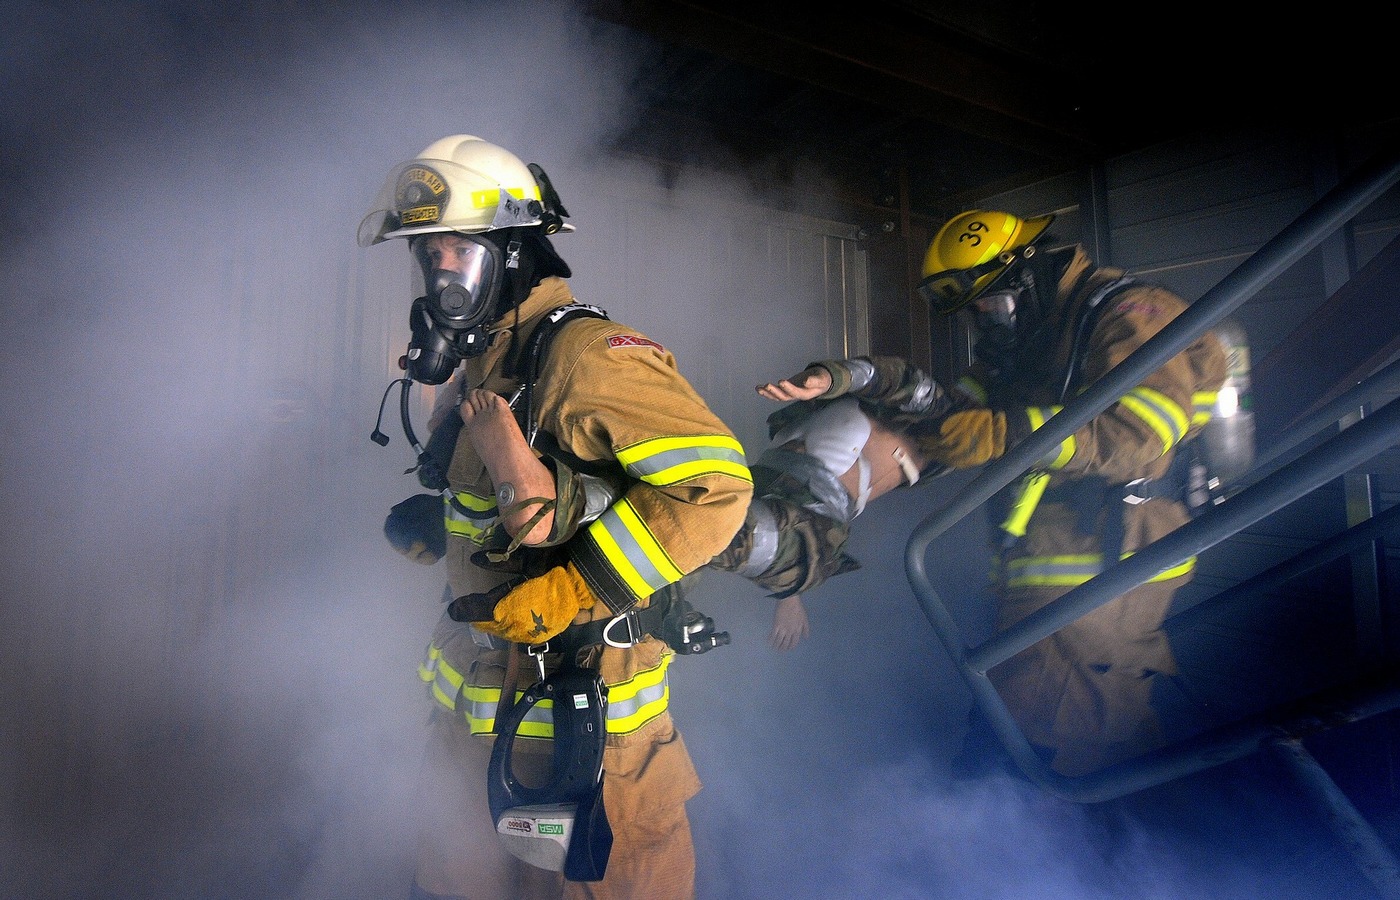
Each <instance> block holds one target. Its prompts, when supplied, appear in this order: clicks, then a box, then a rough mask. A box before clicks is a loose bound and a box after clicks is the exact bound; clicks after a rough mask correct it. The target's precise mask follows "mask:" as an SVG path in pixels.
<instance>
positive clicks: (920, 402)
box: [899, 372, 943, 413]
mask: <svg viewBox="0 0 1400 900" xmlns="http://www.w3.org/2000/svg"><path fill="white" fill-rule="evenodd" d="M942 396H943V391H942V389H941V388H939V386H938V382H936V381H934V380H933V379H932V378H930V377H928V376H927V375H925V374H923V373H922V372H920V373H919V383H918V384H917V385H915V387H914V396H912V397H910V398H909V399H908V400H907V401H906V402H905V403H903V404H902V405H901V406H900V407H899V409H900V411H901V412H910V413H913V412H928V411H929V408H930V407H932V406H933V401H935V400H937V399H939V398H940V397H942Z"/></svg>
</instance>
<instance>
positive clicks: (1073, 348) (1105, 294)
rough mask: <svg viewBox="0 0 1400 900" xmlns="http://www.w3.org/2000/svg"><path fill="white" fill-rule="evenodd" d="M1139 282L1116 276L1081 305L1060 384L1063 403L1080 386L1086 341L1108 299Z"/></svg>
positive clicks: (1130, 278)
mask: <svg viewBox="0 0 1400 900" xmlns="http://www.w3.org/2000/svg"><path fill="white" fill-rule="evenodd" d="M1137 283H1138V282H1137V279H1135V278H1133V277H1132V276H1130V275H1124V276H1123V277H1121V278H1115V279H1113V280H1112V281H1110V282H1107V283H1105V284H1101V285H1099V286H1098V287H1097V288H1095V290H1094V292H1093V293H1092V294H1090V295H1089V296H1088V298H1087V299H1086V300H1085V301H1084V302H1083V304H1081V305H1080V307H1079V315H1078V317H1077V320H1076V322H1075V326H1074V340H1073V342H1072V343H1071V344H1070V346H1069V362H1068V364H1067V365H1066V366H1065V379H1064V383H1063V384H1062V385H1061V386H1060V402H1061V403H1065V402H1068V398H1069V396H1070V395H1071V394H1072V393H1073V392H1074V390H1075V389H1076V388H1078V387H1079V380H1080V375H1081V374H1082V373H1081V371H1080V366H1081V365H1082V364H1083V362H1084V341H1085V339H1086V338H1087V337H1088V336H1089V334H1090V333H1091V332H1092V331H1093V330H1094V326H1095V325H1096V324H1097V323H1098V321H1099V316H1100V315H1102V314H1103V311H1104V310H1105V309H1107V308H1108V305H1107V301H1108V299H1109V298H1110V297H1113V296H1116V295H1117V294H1119V293H1120V292H1122V291H1124V290H1126V289H1127V288H1130V287H1132V286H1133V285H1135V284H1137Z"/></svg>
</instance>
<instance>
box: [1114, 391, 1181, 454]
mask: <svg viewBox="0 0 1400 900" xmlns="http://www.w3.org/2000/svg"><path fill="white" fill-rule="evenodd" d="M1118 402H1119V403H1121V404H1122V405H1123V408H1124V409H1126V410H1128V411H1129V412H1131V413H1132V414H1133V415H1135V416H1137V417H1138V418H1139V419H1141V420H1142V421H1143V422H1146V423H1147V427H1148V428H1151V429H1152V431H1153V433H1155V434H1156V435H1157V437H1159V438H1161V440H1162V453H1161V454H1159V455H1165V454H1166V452H1167V451H1168V450H1170V449H1171V448H1173V447H1175V446H1176V443H1177V441H1179V440H1181V439H1182V438H1183V437H1184V436H1185V435H1186V429H1187V428H1188V427H1189V426H1190V424H1191V420H1190V418H1188V417H1187V415H1186V411H1185V410H1183V409H1182V408H1181V407H1180V406H1177V405H1176V403H1175V401H1173V400H1172V399H1171V398H1170V397H1168V396H1167V395H1166V394H1163V393H1162V392H1160V391H1154V390H1153V389H1152V388H1150V387H1143V386H1142V385H1138V386H1137V387H1135V388H1133V389H1132V390H1131V391H1129V392H1128V393H1127V394H1126V395H1124V397H1123V399H1121V400H1119V401H1118Z"/></svg>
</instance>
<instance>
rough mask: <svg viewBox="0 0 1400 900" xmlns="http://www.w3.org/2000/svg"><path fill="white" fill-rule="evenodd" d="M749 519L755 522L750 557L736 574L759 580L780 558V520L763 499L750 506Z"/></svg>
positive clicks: (751, 535)
mask: <svg viewBox="0 0 1400 900" xmlns="http://www.w3.org/2000/svg"><path fill="white" fill-rule="evenodd" d="M748 519H749V520H750V521H751V522H753V530H752V531H751V532H750V534H749V555H748V558H747V559H745V560H744V563H743V565H741V566H739V568H737V569H735V570H734V571H735V573H737V574H738V575H741V576H743V577H744V578H757V577H758V576H760V575H762V574H763V573H764V572H767V571H768V567H769V566H771V565H773V561H774V560H776V559H777V558H778V520H777V518H775V517H774V515H773V509H772V507H770V506H769V505H768V504H767V503H766V502H765V501H764V500H763V499H762V498H761V497H755V498H754V500H753V502H752V503H750V504H749V512H748Z"/></svg>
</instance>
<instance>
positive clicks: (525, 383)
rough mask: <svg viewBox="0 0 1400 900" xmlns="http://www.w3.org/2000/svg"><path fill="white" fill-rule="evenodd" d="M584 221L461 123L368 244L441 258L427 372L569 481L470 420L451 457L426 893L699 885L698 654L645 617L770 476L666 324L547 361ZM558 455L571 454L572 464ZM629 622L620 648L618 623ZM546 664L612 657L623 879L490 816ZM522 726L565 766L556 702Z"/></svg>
mask: <svg viewBox="0 0 1400 900" xmlns="http://www.w3.org/2000/svg"><path fill="white" fill-rule="evenodd" d="M566 215H567V211H566V210H565V209H564V207H563V205H562V203H560V201H559V197H558V195H557V193H556V192H555V191H554V189H553V186H552V185H551V184H550V182H549V179H548V177H547V176H546V175H545V174H544V172H543V170H542V169H540V168H539V167H538V166H533V165H532V166H526V165H525V164H524V163H522V162H521V161H520V160H519V159H518V158H517V157H516V156H514V155H513V154H511V153H510V152H508V151H506V150H504V149H502V148H500V147H498V146H495V145H493V144H491V143H488V142H486V141H484V140H481V139H480V138H477V137H473V136H470V135H453V136H451V137H447V138H443V139H442V140H439V141H436V142H434V143H433V144H431V145H430V146H428V147H427V148H425V149H424V150H423V151H422V152H421V153H419V154H418V156H417V157H415V158H414V159H412V160H409V161H408V162H406V163H404V164H402V165H400V166H398V167H396V168H395V169H394V171H393V172H392V173H391V174H390V176H389V179H388V182H387V184H386V186H385V189H384V192H383V194H382V195H381V198H380V202H379V203H377V204H376V206H375V209H374V210H373V211H372V212H371V214H370V215H369V216H367V217H366V219H365V221H364V223H363V224H362V226H361V229H360V241H361V243H362V244H363V245H369V244H373V243H378V242H379V241H383V240H386V239H390V238H405V239H407V240H408V242H409V247H410V249H411V251H412V255H413V258H414V259H415V260H416V261H417V263H418V264H419V265H420V266H421V268H422V274H423V281H424V286H425V289H426V295H425V296H424V297H421V298H419V299H418V300H416V301H414V305H413V310H412V319H411V323H412V326H413V337H412V339H411V341H410V345H409V353H408V357H407V359H406V360H405V364H406V367H407V372H408V374H409V376H410V377H411V378H413V379H415V380H418V381H422V382H425V383H428V384H442V383H444V382H446V381H447V380H448V379H449V378H450V377H451V376H452V374H453V372H454V371H456V370H457V369H458V366H459V365H460V366H461V371H460V374H459V376H458V378H457V379H456V382H457V383H460V384H462V385H464V386H465V388H466V390H465V392H463V393H455V394H454V396H453V398H452V402H454V403H456V402H457V401H458V400H460V401H461V409H460V412H461V415H462V417H463V418H466V419H472V418H476V417H479V416H482V415H490V414H499V415H505V414H510V415H512V416H513V417H514V418H516V420H517V423H518V424H519V425H520V426H521V428H522V430H523V431H524V432H525V433H527V434H529V436H530V438H531V445H532V446H533V448H534V449H533V451H532V453H533V454H534V455H538V456H540V457H541V458H542V459H543V461H544V462H545V471H546V472H547V473H548V475H547V477H545V478H543V479H539V478H535V477H534V476H532V475H531V474H530V473H531V467H530V466H527V465H523V464H521V463H524V462H528V461H529V460H522V459H519V458H516V459H514V460H511V459H506V460H501V459H493V460H492V461H491V464H489V465H488V464H485V463H484V462H483V459H482V456H481V455H480V454H478V453H477V452H476V451H475V450H474V448H473V446H472V441H471V429H468V428H462V429H461V433H460V434H459V435H458V437H457V439H456V440H455V443H454V444H453V445H452V446H451V447H450V448H449V450H448V451H447V453H446V454H445V456H446V457H448V459H447V461H446V473H445V475H446V481H447V488H446V490H445V492H444V497H445V503H444V505H443V512H444V519H445V524H446V531H447V539H446V554H445V558H446V561H447V569H448V571H447V576H448V581H449V587H450V594H451V597H453V598H456V599H455V600H454V602H453V603H451V604H450V605H449V608H448V610H447V612H446V613H445V614H444V615H443V617H442V620H441V621H440V623H439V625H438V627H437V629H436V630H435V632H434V634H433V636H432V638H431V640H430V642H429V644H428V649H427V658H426V660H425V661H424V663H423V665H422V667H421V669H420V675H421V677H422V679H423V681H424V682H425V684H426V685H427V686H428V688H429V692H430V694H431V697H432V702H433V705H434V715H433V722H432V735H431V738H430V746H429V750H428V752H427V755H426V758H425V763H424V766H423V770H422V777H421V790H420V791H419V798H420V799H419V802H420V804H421V808H420V809H418V810H417V811H416V812H417V814H418V815H419V816H420V818H421V821H422V838H423V840H422V842H421V852H420V858H419V865H418V869H417V873H416V879H415V884H414V887H413V891H414V896H415V897H419V898H430V897H501V898H507V897H509V898H515V897H532V896H545V897H560V896H564V897H585V896H587V897H648V898H689V897H692V896H694V892H695V858H694V848H693V846H692V841H691V833H690V826H689V823H688V819H687V816H686V811H685V803H686V801H687V800H688V799H689V798H690V797H692V796H693V795H694V794H695V793H696V792H697V791H698V790H699V788H700V781H699V779H698V777H697V775H696V773H695V770H694V767H693V765H692V763H691V760H690V757H689V754H688V753H687V751H686V748H685V744H684V742H683V740H682V739H681V736H680V733H679V732H678V731H677V729H676V728H675V726H674V725H673V724H672V721H671V716H670V713H669V711H668V706H667V699H668V697H669V689H668V687H667V675H666V672H667V668H668V666H669V665H670V663H671V661H672V659H673V656H674V653H675V651H674V650H673V649H672V647H671V646H670V645H669V644H668V643H667V642H666V641H663V640H661V639H660V638H658V637H657V636H656V635H655V634H654V633H652V632H650V631H648V630H646V626H645V623H646V622H647V617H646V615H645V613H646V611H647V610H648V608H650V607H651V606H653V605H654V604H656V603H657V602H659V601H660V600H661V599H663V598H667V597H669V596H670V594H671V592H672V591H673V590H674V586H675V585H676V583H677V582H679V581H680V580H681V579H682V578H683V577H684V576H685V575H686V574H687V573H689V572H691V571H693V570H694V569H696V568H697V567H699V566H701V565H703V564H704V563H706V562H707V561H709V559H710V558H711V557H713V556H714V555H715V554H716V553H717V552H719V551H720V550H722V549H723V548H724V547H725V546H726V545H727V544H728V542H729V540H730V537H731V536H732V535H733V534H734V532H735V531H736V530H737V529H738V527H739V525H740V524H741V523H742V521H743V518H744V511H745V509H746V507H747V506H748V502H749V498H750V496H751V494H752V482H751V478H750V475H749V471H748V468H747V466H746V465H745V462H744V452H743V448H742V447H741V446H740V445H739V443H738V441H737V440H736V439H735V437H734V435H733V434H732V432H731V431H730V430H729V429H728V428H727V427H726V426H725V425H724V423H723V422H721V421H720V420H719V419H718V418H717V417H716V416H715V415H714V414H713V413H712V412H711V411H710V410H709V408H708V407H707V406H706V405H705V403H704V401H703V400H702V399H701V398H700V397H699V396H698V395H697V394H696V393H695V391H694V390H693V389H692V387H691V386H690V385H689V384H688V383H687V382H686V380H685V378H683V377H682V376H681V374H680V373H679V371H678V370H677V367H676V363H675V360H674V358H673V357H672V355H671V354H670V353H669V352H668V351H667V350H665V348H664V347H662V346H661V344H659V343H657V342H656V341H654V340H652V339H650V338H649V337H647V336H646V335H643V334H641V333H639V332H637V331H636V330H635V329H632V328H628V327H627V326H625V325H622V324H620V323H617V322H614V321H611V320H610V319H608V318H606V315H605V314H602V311H601V310H596V311H597V312H598V313H600V314H601V315H589V316H585V317H582V318H579V319H577V320H573V321H569V322H567V323H566V324H565V325H563V326H561V327H559V328H558V330H557V331H555V332H553V333H552V337H551V339H550V340H551V342H550V344H549V346H548V349H547V351H546V352H544V353H543V354H542V356H531V353H532V352H533V351H532V350H531V347H532V346H533V345H532V341H531V339H532V337H533V336H535V335H536V334H538V333H541V331H542V329H545V327H546V326H545V323H546V322H547V321H548V320H550V319H551V317H552V316H553V314H555V313H557V312H561V311H569V310H572V309H573V308H574V306H575V305H576V303H577V301H576V300H575V298H574V297H573V295H572V294H571V292H570V290H569V286H568V283H567V281H566V280H565V279H566V278H568V277H569V276H570V274H571V272H570V269H569V266H568V265H567V264H566V263H565V262H564V260H563V259H562V258H561V257H560V256H559V254H558V253H557V252H555V250H554V247H553V246H552V244H551V242H550V239H549V237H548V236H549V235H551V234H554V233H558V232H560V231H568V230H571V226H568V225H565V224H564V223H563V218H564V216H566ZM595 309H596V308H595ZM527 359H535V360H536V366H537V368H538V371H537V372H535V371H529V369H530V368H531V367H530V366H529V365H526V364H524V362H523V361H525V360H527ZM555 459H566V460H568V461H569V465H564V466H558V467H557V468H551V467H552V466H553V461H554V460H555ZM619 621H621V622H622V623H623V624H622V626H621V627H620V628H615V629H612V630H611V631H610V632H609V633H608V636H607V638H606V639H605V638H604V631H603V626H605V625H606V626H610V625H611V624H613V623H615V622H619ZM637 623H642V624H641V625H640V626H638V625H637ZM541 666H542V667H543V668H544V670H545V671H546V672H550V673H552V672H554V671H555V670H556V669H558V668H560V667H561V666H569V667H572V666H580V667H584V668H586V669H590V670H595V671H596V672H597V673H598V674H599V675H601V678H602V681H603V683H605V685H606V696H607V703H606V726H605V731H606V735H605V738H606V743H605V749H603V751H602V754H603V756H602V758H603V778H602V800H603V806H604V807H605V808H606V814H607V820H608V822H609V823H610V826H611V831H612V843H611V851H610V854H608V855H607V856H606V857H605V869H603V871H602V876H601V877H600V878H593V879H590V880H573V877H572V876H570V877H569V878H565V877H564V875H563V874H561V873H560V872H557V871H552V870H549V869H546V868H541V867H539V866H537V865H524V864H522V863H520V861H519V860H518V859H516V857H515V856H513V855H511V852H508V851H507V850H506V849H504V848H505V846H506V845H505V844H503V843H501V842H500V840H498V836H497V827H496V826H497V823H496V822H494V821H493V816H492V814H491V812H490V811H489V807H488V797H487V779H486V772H487V768H488V761H489V757H490V754H491V742H492V738H493V734H494V732H495V726H496V723H497V720H498V718H499V717H501V716H507V715H509V713H510V709H511V706H512V703H513V701H514V700H515V699H516V697H517V695H518V693H519V691H522V690H525V689H526V688H528V687H530V686H532V685H533V684H535V683H536V682H538V681H540V671H539V669H540V667H541ZM512 681H513V682H514V684H513V685H512V684H511V682H512ZM503 683H504V684H505V685H506V687H505V689H504V690H503ZM519 735H520V740H519V741H517V742H516V748H517V750H519V749H520V747H521V745H522V744H524V745H527V746H526V748H525V751H524V752H523V753H518V754H517V760H516V768H519V767H521V766H522V765H524V766H525V767H526V768H528V765H529V759H530V758H532V757H533V758H535V759H537V760H539V761H540V766H541V767H546V766H547V765H548V763H547V760H548V759H549V756H548V754H549V753H550V752H551V750H552V744H553V742H552V741H551V740H550V738H551V737H552V736H553V731H552V726H551V724H550V722H549V718H548V716H546V717H544V718H543V719H542V720H537V719H535V718H531V719H530V721H529V722H527V723H525V724H523V725H522V726H521V730H520V731H519ZM531 746H532V747H533V748H534V749H535V750H536V751H537V752H535V753H533V754H532V753H531V752H530V747H531ZM521 757H523V758H524V761H523V762H522V760H521ZM537 774H538V773H537Z"/></svg>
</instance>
